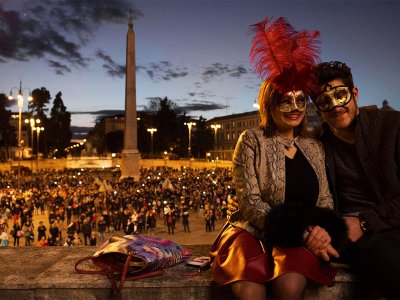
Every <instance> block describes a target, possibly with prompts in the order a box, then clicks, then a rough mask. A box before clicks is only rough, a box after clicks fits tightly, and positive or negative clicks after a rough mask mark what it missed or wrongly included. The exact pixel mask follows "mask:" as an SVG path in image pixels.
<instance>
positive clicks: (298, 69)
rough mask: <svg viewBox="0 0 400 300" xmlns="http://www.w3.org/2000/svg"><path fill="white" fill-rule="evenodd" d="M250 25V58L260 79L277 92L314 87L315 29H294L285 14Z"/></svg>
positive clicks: (309, 89)
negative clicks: (251, 38)
mask: <svg viewBox="0 0 400 300" xmlns="http://www.w3.org/2000/svg"><path fill="white" fill-rule="evenodd" d="M270 21H271V20H270V19H269V18H266V19H265V20H264V21H262V22H260V23H258V24H255V25H251V28H252V29H253V31H254V32H255V36H254V38H253V42H252V46H251V50H250V61H251V63H252V64H253V65H254V68H255V70H256V72H257V73H258V74H259V75H260V77H261V78H262V79H263V80H268V81H269V82H270V83H271V84H272V86H273V87H274V88H275V89H277V90H278V91H279V92H280V93H281V94H285V93H287V92H289V91H297V90H302V91H303V92H305V93H306V94H309V93H311V92H312V91H313V90H314V88H315V78H314V66H315V65H316V64H317V63H319V62H320V59H319V57H318V54H319V46H318V44H319V42H320V41H319V32H318V31H312V32H309V31H296V30H295V28H294V27H293V26H292V25H291V24H289V23H288V22H287V21H286V19H285V18H279V19H277V20H276V21H274V22H270Z"/></svg>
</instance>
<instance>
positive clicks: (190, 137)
mask: <svg viewBox="0 0 400 300" xmlns="http://www.w3.org/2000/svg"><path fill="white" fill-rule="evenodd" d="M185 125H186V126H187V127H188V129H189V146H188V155H189V161H190V156H191V154H192V152H191V150H192V126H196V123H195V122H188V123H185Z"/></svg>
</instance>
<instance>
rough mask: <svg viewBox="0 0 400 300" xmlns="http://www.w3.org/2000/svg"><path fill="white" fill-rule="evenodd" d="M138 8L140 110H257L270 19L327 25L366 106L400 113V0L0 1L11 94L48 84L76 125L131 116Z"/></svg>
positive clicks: (325, 39)
mask: <svg viewBox="0 0 400 300" xmlns="http://www.w3.org/2000/svg"><path fill="white" fill-rule="evenodd" d="M130 9H132V11H133V17H134V30H135V34H136V64H137V76H136V81H137V82H136V83H137V106H138V110H142V109H143V108H144V106H146V105H148V101H149V99H151V98H154V97H161V98H164V97H168V98H169V99H170V100H173V101H174V102H176V103H177V104H178V105H179V106H181V107H184V108H186V109H187V112H188V114H189V115H191V116H193V117H195V118H197V117H199V116H200V115H202V116H203V117H205V118H207V119H211V118H213V117H216V116H224V115H226V114H233V113H241V112H246V111H252V110H253V107H252V104H253V103H254V101H255V99H256V98H257V94H258V88H259V85H260V83H261V80H260V79H259V78H258V77H257V75H256V74H255V73H254V72H253V70H252V67H251V65H250V62H249V49H250V43H251V39H252V34H251V33H250V32H249V25H251V24H254V23H257V22H259V21H261V20H263V19H264V18H265V17H267V16H268V17H271V18H275V19H276V18H278V17H281V16H282V17H285V18H287V20H288V21H289V22H290V23H291V24H293V25H294V26H295V27H296V29H297V30H302V29H307V30H319V31H320V34H321V55H320V57H321V60H322V61H330V60H340V61H343V62H346V63H347V64H348V65H349V66H350V67H351V68H352V71H353V76H354V81H355V85H356V86H357V87H358V88H359V94H360V100H359V103H360V105H369V104H377V105H378V106H379V107H380V106H382V101H383V100H384V99H387V100H388V101H389V105H390V106H392V107H393V108H395V109H397V110H400V97H399V92H400V38H399V37H400V17H399V13H400V1H361V0H359V1H254V0H246V1H245V0H231V1H228V0H214V1H205V0H181V1H172V0H164V1H152V0H135V1H133V0H102V1H100V0H99V1H95V0H0V43H1V44H0V70H1V72H0V92H2V93H6V94H9V92H10V88H12V87H15V86H18V85H19V81H20V80H21V81H22V84H23V87H27V88H29V89H30V90H33V89H35V88H40V87H45V88H47V89H48V90H49V91H50V94H51V96H52V100H51V103H50V106H49V108H51V106H52V101H53V99H54V96H55V95H56V94H57V93H58V92H59V91H61V92H62V99H63V101H64V104H65V105H66V106H67V109H68V111H70V112H71V113H72V124H71V125H73V126H89V127H91V126H93V125H94V123H93V122H94V120H95V118H96V117H97V116H98V115H99V112H101V111H109V110H115V111H121V110H123V109H124V101H125V69H124V68H125V51H126V48H125V47H126V44H125V43H126V34H127V29H128V19H129V10H130ZM11 109H12V110H13V111H17V107H16V106H12V107H11ZM26 109H27V104H26V103H25V105H24V108H23V110H24V111H26Z"/></svg>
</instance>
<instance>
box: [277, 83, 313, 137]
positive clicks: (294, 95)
mask: <svg viewBox="0 0 400 300" xmlns="http://www.w3.org/2000/svg"><path fill="white" fill-rule="evenodd" d="M306 102H307V98H306V96H305V95H304V93H303V92H302V91H294V92H288V93H286V94H284V95H283V96H282V98H281V99H280V101H279V102H278V103H277V105H274V106H273V107H271V114H272V119H273V121H274V123H275V125H276V127H277V129H278V131H279V132H287V131H291V130H294V128H296V127H297V126H299V125H300V123H301V121H302V120H303V119H304V116H305V112H306Z"/></svg>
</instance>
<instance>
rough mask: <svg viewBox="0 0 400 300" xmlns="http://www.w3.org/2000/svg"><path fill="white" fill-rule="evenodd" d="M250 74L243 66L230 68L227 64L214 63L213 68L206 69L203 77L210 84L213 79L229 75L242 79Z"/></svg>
mask: <svg viewBox="0 0 400 300" xmlns="http://www.w3.org/2000/svg"><path fill="white" fill-rule="evenodd" d="M248 73H249V70H247V69H246V68H244V67H243V66H236V67H233V68H230V67H229V65H227V64H221V63H214V64H212V65H211V66H209V67H206V69H205V71H204V72H203V73H202V75H201V77H202V79H203V80H204V81H205V82H209V81H210V80H211V79H213V78H214V77H217V76H223V75H228V76H230V77H234V78H240V77H242V76H243V75H247V74H248Z"/></svg>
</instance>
